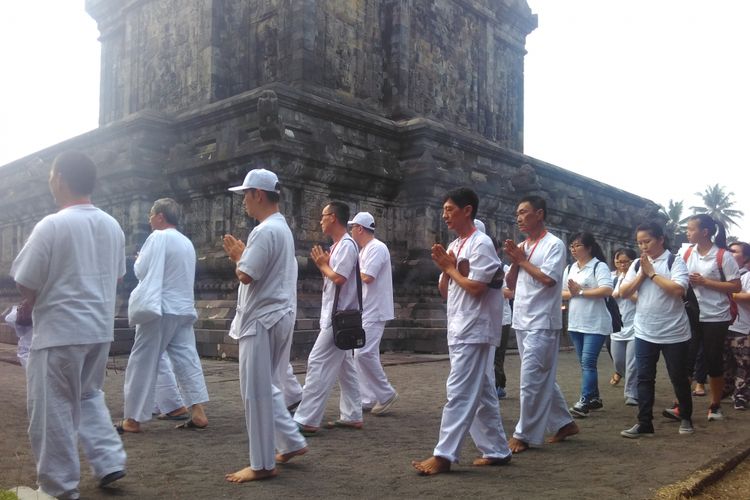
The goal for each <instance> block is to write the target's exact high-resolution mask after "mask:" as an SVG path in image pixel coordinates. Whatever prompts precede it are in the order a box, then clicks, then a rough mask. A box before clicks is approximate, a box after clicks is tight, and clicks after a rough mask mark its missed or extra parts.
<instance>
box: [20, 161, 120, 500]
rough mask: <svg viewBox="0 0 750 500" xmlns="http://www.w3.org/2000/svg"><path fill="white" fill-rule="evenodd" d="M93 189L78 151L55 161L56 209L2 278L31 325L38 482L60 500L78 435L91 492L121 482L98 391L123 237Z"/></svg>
mask: <svg viewBox="0 0 750 500" xmlns="http://www.w3.org/2000/svg"><path fill="white" fill-rule="evenodd" d="M95 182H96V166H95V165H94V163H93V162H92V161H91V160H90V159H89V158H88V157H87V156H86V155H84V154H83V153H78V152H72V151H71V152H65V153H62V154H60V155H59V156H58V157H57V158H56V159H55V161H54V162H53V164H52V170H51V172H50V178H49V187H50V191H51V192H52V196H53V197H54V198H55V202H56V203H57V205H58V206H59V207H60V211H58V212H57V213H54V214H52V215H48V216H47V217H45V218H44V219H42V220H41V221H40V222H39V223H38V224H37V225H36V226H35V227H34V230H33V231H32V233H31V235H30V236H29V239H28V240H27V241H26V244H25V245H24V247H23V248H22V249H21V252H20V253H19V254H18V256H17V257H16V259H15V260H14V261H13V265H12V267H11V271H10V274H11V276H12V277H13V279H14V280H15V281H16V285H17V287H18V290H19V291H20V293H21V297H22V299H23V302H22V306H23V307H24V308H29V309H31V310H32V317H33V323H34V333H33V336H32V341H31V352H30V353H29V359H28V366H27V370H26V373H27V394H28V411H29V439H30V441H31V448H32V451H33V453H34V457H35V459H36V469H37V482H38V483H39V487H40V489H41V490H42V491H44V492H45V493H47V494H49V495H52V496H55V497H57V498H60V499H75V498H79V491H78V484H79V482H80V478H81V468H80V463H79V459H78V441H79V438H80V444H81V447H82V449H83V452H84V454H85V455H86V458H87V459H88V461H89V463H90V464H91V466H92V468H93V472H94V476H95V477H96V478H97V480H98V481H99V486H106V485H107V484H109V483H111V482H112V481H116V480H118V479H120V478H122V477H123V476H125V450H124V449H123V446H122V441H121V440H120V437H119V436H118V435H117V432H115V429H114V428H113V427H112V421H111V419H110V415H109V410H108V409H107V406H106V404H105V400H104V392H103V391H102V387H103V385H104V375H105V372H106V368H107V356H108V354H109V346H110V343H111V342H112V341H113V340H114V317H115V298H116V289H117V281H118V279H120V278H122V277H123V276H124V275H125V235H124V234H123V232H122V229H120V226H119V224H117V221H115V219H113V218H112V217H111V216H109V215H107V214H106V213H104V212H102V211H101V210H99V209H98V208H96V207H94V206H93V205H92V204H91V193H92V192H93V190H94V184H95Z"/></svg>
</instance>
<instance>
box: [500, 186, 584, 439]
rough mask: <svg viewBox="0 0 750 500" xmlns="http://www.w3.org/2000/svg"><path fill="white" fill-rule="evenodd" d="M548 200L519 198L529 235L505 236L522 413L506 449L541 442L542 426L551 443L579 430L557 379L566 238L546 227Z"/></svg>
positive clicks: (523, 224)
mask: <svg viewBox="0 0 750 500" xmlns="http://www.w3.org/2000/svg"><path fill="white" fill-rule="evenodd" d="M546 216H547V203H546V202H545V200H544V199H543V198H541V197H539V196H526V197H524V198H522V199H521V201H520V202H519V204H518V208H517V210H516V222H517V224H518V228H519V229H520V230H521V232H522V233H524V234H526V235H527V239H526V240H525V241H524V242H522V243H520V244H518V245H516V243H515V242H513V241H512V240H505V245H504V250H505V255H507V256H508V258H509V259H510V260H511V262H512V265H511V268H510V271H509V272H508V275H507V277H506V280H507V285H508V288H509V289H511V290H514V292H515V300H514V303H513V329H514V330H515V331H516V342H517V344H518V354H519V356H520V357H521V375H520V378H521V386H520V400H521V401H520V402H521V414H520V416H519V419H518V424H517V425H516V430H515V432H514V433H513V437H512V438H511V439H510V443H509V444H510V449H511V450H512V451H513V453H521V452H523V451H526V450H527V449H528V448H529V446H540V445H541V444H542V443H543V441H544V434H545V431H546V432H549V433H553V432H554V433H555V434H554V435H553V436H552V438H550V439H549V442H551V443H557V442H560V441H563V440H564V439H565V438H567V437H568V436H572V435H574V434H578V432H579V429H578V425H577V424H576V423H575V422H574V421H573V419H572V417H571V416H570V413H568V405H567V403H566V402H565V397H564V396H563V394H562V391H561V390H560V386H558V385H557V382H556V381H555V378H556V375H557V357H558V352H559V350H560V333H561V331H562V312H561V309H560V308H561V305H562V285H563V283H562V275H563V272H564V270H565V244H564V243H563V242H562V241H561V240H560V239H559V238H557V237H556V236H554V235H552V234H550V233H548V232H547V229H546V227H545V223H544V220H545V218H546Z"/></svg>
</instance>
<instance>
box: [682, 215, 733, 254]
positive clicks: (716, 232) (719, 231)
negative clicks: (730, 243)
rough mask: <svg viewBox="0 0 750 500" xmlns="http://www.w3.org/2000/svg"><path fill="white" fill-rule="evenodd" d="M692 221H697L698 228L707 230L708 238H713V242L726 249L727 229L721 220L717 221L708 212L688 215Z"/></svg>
mask: <svg viewBox="0 0 750 500" xmlns="http://www.w3.org/2000/svg"><path fill="white" fill-rule="evenodd" d="M688 220H692V221H696V222H697V223H698V227H699V228H700V229H705V230H706V231H708V239H709V240H711V239H712V238H713V240H712V241H713V243H714V245H716V246H717V247H719V248H723V249H725V250H726V249H727V230H726V228H725V227H724V224H723V223H722V222H721V221H718V220H716V219H714V218H713V217H711V216H710V215H708V214H696V215H693V216H691V217H690V219H688Z"/></svg>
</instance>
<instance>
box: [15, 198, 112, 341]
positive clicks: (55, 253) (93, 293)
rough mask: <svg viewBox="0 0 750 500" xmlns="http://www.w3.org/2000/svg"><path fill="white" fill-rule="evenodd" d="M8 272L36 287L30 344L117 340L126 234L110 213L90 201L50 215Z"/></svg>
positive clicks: (23, 282)
mask: <svg viewBox="0 0 750 500" xmlns="http://www.w3.org/2000/svg"><path fill="white" fill-rule="evenodd" d="M10 274H11V276H12V277H13V279H14V280H15V281H16V283H18V284H20V285H23V286H25V287H26V288H29V289H31V290H35V291H36V303H35V304H34V309H33V312H32V316H33V322H34V335H33V339H32V343H31V348H32V349H34V350H36V349H45V348H48V347H56V346H63V345H77V344H98V343H101V342H111V341H112V340H113V339H114V333H113V332H114V319H115V299H116V289H117V280H118V278H121V277H122V276H124V275H125V235H124V234H123V232H122V229H121V228H120V225H119V224H118V223H117V221H116V220H115V219H113V218H112V217H111V216H110V215H108V214H106V213H104V212H103V211H101V210H99V209H98V208H96V207H95V206H93V205H90V204H84V205H73V206H71V207H67V208H63V209H62V210H60V211H59V212H57V213H55V214H51V215H48V216H47V217H45V218H44V219H42V220H41V221H39V223H38V224H37V225H36V226H35V227H34V230H33V231H32V232H31V235H30V236H29V239H28V240H27V241H26V244H25V245H24V246H23V248H22V249H21V251H20V252H19V254H18V256H17V257H16V259H15V260H14V261H13V265H12V266H11V271H10Z"/></svg>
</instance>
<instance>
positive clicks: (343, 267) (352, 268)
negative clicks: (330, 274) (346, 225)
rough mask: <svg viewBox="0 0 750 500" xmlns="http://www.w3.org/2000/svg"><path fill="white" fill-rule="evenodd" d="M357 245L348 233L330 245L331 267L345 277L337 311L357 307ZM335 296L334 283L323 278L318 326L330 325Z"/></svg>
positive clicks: (327, 326)
mask: <svg viewBox="0 0 750 500" xmlns="http://www.w3.org/2000/svg"><path fill="white" fill-rule="evenodd" d="M358 258H359V247H358V246H357V243H355V241H354V239H352V237H351V236H350V235H348V234H347V235H345V236H344V237H343V238H341V239H340V240H339V242H338V243H334V245H333V246H332V247H331V259H330V261H329V265H330V266H331V269H333V271H334V272H335V273H336V274H338V275H341V276H343V277H344V278H346V283H344V284H343V285H342V286H341V291H340V292H339V303H338V308H337V310H338V311H345V310H350V309H359V300H358V298H357V277H356V276H357V259H358ZM335 296H336V285H335V284H334V283H333V281H331V280H329V279H328V278H323V297H322V300H321V304H320V328H321V329H326V328H330V327H331V311H332V309H333V301H334V298H335Z"/></svg>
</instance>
